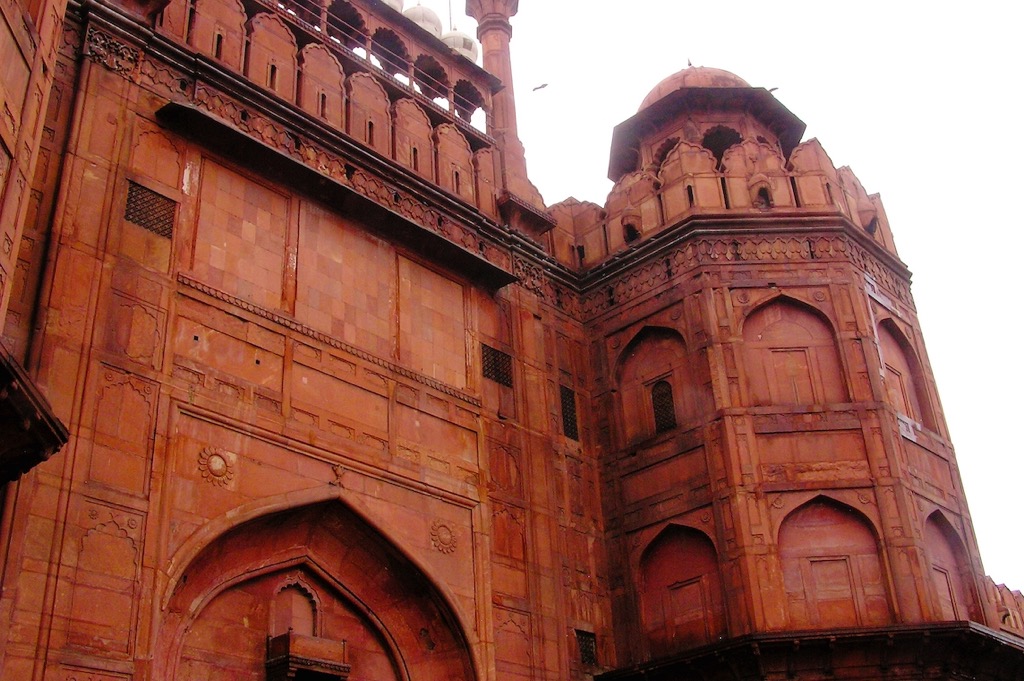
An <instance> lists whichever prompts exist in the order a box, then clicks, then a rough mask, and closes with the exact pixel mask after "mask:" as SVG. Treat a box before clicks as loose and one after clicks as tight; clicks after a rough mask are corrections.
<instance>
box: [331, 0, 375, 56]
mask: <svg viewBox="0 0 1024 681" xmlns="http://www.w3.org/2000/svg"><path fill="white" fill-rule="evenodd" d="M366 33H367V32H366V20H365V19H363V15H362V14H360V13H359V10H357V9H356V8H355V7H353V6H352V5H351V4H350V3H348V2H346V0H334V2H332V3H331V4H330V7H329V8H328V9H327V35H328V36H330V38H331V40H332V41H333V42H335V43H336V44H338V45H342V46H343V47H347V48H348V49H350V50H354V49H356V48H357V47H363V48H365V47H366Z"/></svg>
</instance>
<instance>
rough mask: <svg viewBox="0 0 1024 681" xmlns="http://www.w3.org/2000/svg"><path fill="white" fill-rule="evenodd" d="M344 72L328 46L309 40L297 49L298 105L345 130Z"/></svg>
mask: <svg viewBox="0 0 1024 681" xmlns="http://www.w3.org/2000/svg"><path fill="white" fill-rule="evenodd" d="M344 91H345V72H344V71H343V70H342V68H341V64H339V63H338V60H337V58H336V57H335V56H334V55H333V54H331V52H330V50H328V49H327V48H326V47H324V46H323V45H321V44H319V43H310V44H309V45H306V46H305V47H304V48H302V51H301V52H300V53H299V96H298V100H299V106H300V107H302V108H303V109H304V110H305V111H307V112H308V113H311V114H313V115H314V116H317V117H319V118H321V119H323V120H325V121H327V122H328V123H330V124H331V125H333V126H335V127H336V128H339V129H341V130H344V124H345V120H344V110H345V101H344V96H343V93H344Z"/></svg>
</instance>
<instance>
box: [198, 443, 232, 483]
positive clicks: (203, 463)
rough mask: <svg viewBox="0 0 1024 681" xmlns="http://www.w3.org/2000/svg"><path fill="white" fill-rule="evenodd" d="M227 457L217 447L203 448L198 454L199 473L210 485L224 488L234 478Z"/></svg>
mask: <svg viewBox="0 0 1024 681" xmlns="http://www.w3.org/2000/svg"><path fill="white" fill-rule="evenodd" d="M229 458H230V457H229V455H228V454H227V453H226V452H224V450H222V449H220V448H219V447H204V448H203V449H202V450H200V452H199V472H200V473H201V474H202V476H203V480H206V481H207V482H209V483H210V484H211V485H215V486H217V487H226V486H227V485H228V483H229V482H231V480H232V478H234V477H235V467H234V465H233V464H232V462H231V461H230V460H229Z"/></svg>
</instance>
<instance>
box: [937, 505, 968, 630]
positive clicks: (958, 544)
mask: <svg viewBox="0 0 1024 681" xmlns="http://www.w3.org/2000/svg"><path fill="white" fill-rule="evenodd" d="M924 542H925V547H926V550H927V556H928V563H929V566H928V567H929V573H930V578H931V583H932V586H933V588H934V609H935V614H936V617H937V619H941V620H950V621H953V620H978V619H979V615H980V613H979V611H978V610H979V609H978V599H977V597H976V596H975V589H974V587H973V586H972V584H973V581H974V580H973V579H972V577H971V563H970V559H969V558H968V555H967V550H966V549H965V548H964V544H963V542H962V541H960V536H959V535H958V534H957V532H956V530H955V529H953V526H952V525H951V524H950V522H949V521H948V520H947V519H946V517H945V516H944V515H943V514H942V512H941V511H935V512H934V513H932V514H931V515H930V516H928V520H926V521H925V525H924Z"/></svg>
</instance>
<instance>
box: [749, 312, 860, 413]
mask: <svg viewBox="0 0 1024 681" xmlns="http://www.w3.org/2000/svg"><path fill="white" fill-rule="evenodd" d="M743 357H744V360H745V361H744V363H745V369H746V376H747V386H748V389H749V402H750V404H751V405H753V406H767V405H791V404H793V405H795V404H827V403H834V402H846V401H848V399H849V398H848V395H849V393H848V391H847V386H846V378H845V376H844V374H843V369H842V365H841V364H840V363H839V353H838V351H837V349H836V341H835V335H834V334H833V332H832V327H831V325H830V324H828V323H827V322H826V321H825V320H824V319H823V318H822V317H821V316H820V314H819V313H818V311H817V310H815V309H814V308H812V307H810V306H808V305H805V304H803V303H800V302H797V301H795V300H792V299H790V298H777V299H775V300H773V301H771V302H769V303H767V304H766V305H763V306H761V307H759V308H757V309H756V310H754V311H753V312H752V313H751V314H750V315H749V316H748V317H747V319H746V320H745V321H744V323H743Z"/></svg>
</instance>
